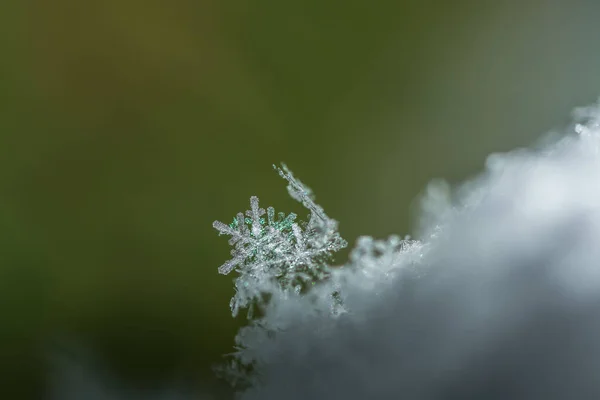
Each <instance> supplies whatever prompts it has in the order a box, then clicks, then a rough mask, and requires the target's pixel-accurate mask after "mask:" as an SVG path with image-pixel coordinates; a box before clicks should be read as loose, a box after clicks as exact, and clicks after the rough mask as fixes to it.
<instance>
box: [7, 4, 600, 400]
mask: <svg viewBox="0 0 600 400" xmlns="http://www.w3.org/2000/svg"><path fill="white" fill-rule="evenodd" d="M599 13H600V5H599V4H598V3H597V2H594V1H584V0H576V1H572V0H571V1H566V0H564V1H558V0H553V1H528V2H522V1H505V2H491V1H490V2H487V1H476V0H472V1H457V2H450V1H442V0H437V1H433V0H429V1H387V0H384V1H380V2H367V1H352V0H350V1H348V0H347V1H330V2H323V1H314V0H311V1H304V2H284V1H275V0H269V1H267V0H258V1H253V2H249V1H222V2H219V1H191V0H170V1H158V0H151V1H141V0H104V1H86V2H80V1H75V0H57V1H54V2H44V1H35V0H34V1H29V2H18V1H8V2H3V3H2V5H0V30H1V35H0V43H1V45H0V46H1V50H2V57H1V59H0V90H1V92H0V93H2V97H1V98H0V101H1V103H0V127H1V132H2V133H1V135H0V152H1V153H0V154H1V157H0V227H1V229H0V258H1V265H0V305H1V307H2V313H1V314H0V334H1V335H2V336H3V340H2V341H1V344H0V364H1V365H0V368H1V369H3V370H4V372H5V373H2V374H0V375H1V376H3V377H5V378H7V377H8V378H9V379H8V383H7V384H6V385H8V386H6V385H3V388H4V389H5V390H8V388H11V390H12V386H10V384H9V383H10V382H12V383H15V382H17V381H19V382H20V381H21V380H20V379H21V378H22V379H28V380H30V382H37V383H35V384H28V385H19V386H18V387H17V385H13V386H15V388H17V389H19V390H22V391H23V390H25V391H31V393H34V391H35V390H39V387H40V386H39V385H41V383H40V382H41V378H40V377H41V376H42V372H41V367H40V358H41V357H42V356H43V352H42V351H41V350H40V349H41V348H42V347H43V346H44V344H45V343H46V342H45V341H46V340H47V339H48V338H49V337H52V335H55V334H56V333H65V334H70V335H74V336H75V337H79V338H82V340H84V341H86V342H87V343H89V344H90V345H91V346H94V348H96V349H98V351H100V352H101V353H102V354H103V355H104V356H105V357H107V358H108V359H110V360H111V362H112V365H113V366H114V369H115V371H118V373H119V374H121V375H122V376H124V377H127V379H132V380H142V381H143V380H154V379H159V378H163V377H165V376H168V375H169V373H170V371H172V370H174V369H179V370H181V369H183V370H185V371H188V372H190V371H191V372H190V373H192V374H195V375H197V376H198V379H199V381H201V382H204V383H203V384H206V385H208V386H211V385H216V383H214V379H213V377H212V372H211V370H210V366H211V365H212V364H214V363H215V362H219V360H221V358H222V357H221V355H222V354H224V353H227V352H230V351H231V349H232V345H233V337H234V335H235V332H236V329H237V326H238V325H239V324H240V323H242V322H243V321H236V320H233V319H232V318H231V316H230V313H229V309H228V303H229V298H230V297H231V295H232V291H233V287H232V285H231V280H232V277H224V276H220V275H218V273H217V267H218V266H219V265H220V264H221V263H222V262H223V261H225V260H226V259H227V258H228V255H229V253H228V247H227V242H226V239H225V238H223V237H220V238H219V237H217V235H216V233H215V231H214V230H213V229H212V227H211V223H212V221H213V220H215V219H220V220H224V221H229V220H230V219H231V217H232V216H233V215H235V213H236V212H238V211H242V210H245V209H246V208H247V205H248V198H249V197H250V196H251V195H258V196H259V197H260V198H261V201H262V203H263V205H273V206H275V207H276V209H280V210H282V211H296V212H299V211H302V210H301V209H300V208H298V205H297V204H295V203H294V202H293V201H292V200H291V199H288V198H287V193H286V190H285V184H284V182H283V181H281V180H280V178H278V177H277V175H276V174H275V173H274V172H273V171H272V169H271V164H272V163H278V162H280V161H284V162H286V163H287V164H288V166H289V167H290V168H291V169H292V170H293V171H294V172H295V174H296V175H297V176H298V177H300V179H302V180H303V181H304V182H305V183H307V184H308V185H309V186H311V187H312V188H313V189H314V191H315V193H316V195H317V200H318V201H319V202H320V204H322V205H323V206H324V208H325V210H326V211H327V212H328V214H329V215H331V216H332V217H334V218H336V219H338V220H339V221H340V228H341V231H342V234H343V235H344V236H345V237H346V238H347V239H349V241H350V242H351V243H353V242H354V240H355V238H356V237H357V236H358V235H361V234H370V235H374V236H379V237H380V236H385V235H388V234H391V233H398V234H407V233H410V232H411V223H412V221H413V217H414V199H415V198H416V196H417V195H418V194H419V193H420V191H421V190H422V189H423V188H424V187H425V185H426V183H427V182H428V181H429V180H431V179H432V178H436V177H443V178H447V179H449V180H450V181H451V182H459V181H461V180H463V179H465V178H467V177H469V176H471V175H472V174H474V173H476V172H477V171H478V170H480V169H481V168H482V166H483V163H484V161H485V157H486V156H487V155H488V154H489V153H491V152H494V151H506V150H509V149H512V148H514V147H518V146H524V145H527V144H529V143H531V142H532V141H533V140H535V139H536V138H537V137H538V136H540V135H541V134H542V133H544V132H545V131H547V130H549V129H550V128H552V127H554V126H557V125H560V124H563V123H565V122H567V121H568V118H567V117H568V115H569V112H570V110H571V109H572V108H573V107H574V106H577V105H585V104H587V103H590V102H592V101H594V100H595V99H596V96H597V95H598V94H600V73H599V71H600V54H599V53H598V52H597V51H595V48H596V45H597V43H596V41H597V38H598V37H600V36H599V35H600V25H599V24H597V16H598V15H600V14H599ZM338 261H340V262H343V261H344V260H343V257H342V259H340V260H338ZM17 377H18V379H17ZM31 393H29V392H28V393H25V392H22V393H21V394H20V395H19V396H26V395H31V396H33V397H35V395H33V394H31ZM12 398H18V396H17V397H12Z"/></svg>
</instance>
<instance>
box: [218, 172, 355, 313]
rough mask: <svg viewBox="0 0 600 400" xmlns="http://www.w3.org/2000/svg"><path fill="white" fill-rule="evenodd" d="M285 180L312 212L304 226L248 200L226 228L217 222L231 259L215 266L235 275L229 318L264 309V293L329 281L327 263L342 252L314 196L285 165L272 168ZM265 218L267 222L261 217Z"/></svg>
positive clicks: (338, 238) (343, 243)
mask: <svg viewBox="0 0 600 400" xmlns="http://www.w3.org/2000/svg"><path fill="white" fill-rule="evenodd" d="M273 167H274V168H275V169H276V170H277V171H278V172H279V175H280V176H281V177H282V178H284V179H285V180H287V181H288V187H287V188H288V192H289V194H290V196H291V197H292V198H294V199H295V200H297V201H298V202H300V203H302V205H303V206H304V207H306V208H307V209H308V210H309V211H310V216H309V220H308V222H304V221H298V222H297V221H296V218H297V216H296V214H294V213H290V214H288V215H285V213H281V212H280V213H278V214H277V216H276V215H275V209H274V208H273V207H268V208H267V210H266V212H265V210H264V209H263V208H260V206H259V203H258V197H256V196H252V197H251V198H250V210H248V211H246V213H245V214H243V213H238V214H237V216H236V217H235V218H234V219H233V222H232V223H230V224H229V225H227V224H225V223H223V222H219V221H215V222H214V223H213V227H214V228H215V229H217V230H218V231H219V234H225V235H229V236H231V238H230V239H229V244H230V245H231V246H233V249H232V251H231V254H232V256H233V257H232V258H231V259H230V260H229V261H227V262H225V263H224V264H223V265H221V267H219V272H220V273H221V274H225V275H226V274H229V273H230V272H231V271H233V270H236V271H237V272H238V273H239V274H240V275H239V277H238V278H237V279H236V280H235V288H236V294H235V295H234V297H233V298H232V299H231V302H230V306H231V311H232V313H233V315H234V316H235V315H237V313H238V311H239V309H240V308H246V307H247V308H248V309H249V310H248V312H249V317H251V316H252V305H253V303H254V302H255V301H256V302H258V304H259V305H262V303H263V301H264V299H263V298H264V295H265V294H272V293H273V292H274V291H278V290H280V291H283V292H284V293H285V292H289V291H293V292H296V293H299V292H300V291H302V290H303V288H305V287H306V286H307V285H310V284H314V283H315V282H317V281H320V280H322V279H324V278H326V277H327V276H328V266H327V261H328V260H329V259H330V258H331V255H332V254H333V253H334V252H336V251H338V250H340V249H342V248H344V247H346V245H347V243H346V241H345V240H344V239H342V238H341V236H340V235H339V233H338V232H337V221H335V220H333V219H331V218H329V217H328V216H327V214H325V212H324V211H323V208H321V207H320V206H319V205H317V204H316V203H315V202H314V196H313V194H312V191H311V190H310V189H309V188H308V187H306V186H305V185H304V184H302V182H300V181H299V180H298V179H296V178H295V177H294V176H293V175H292V173H291V172H290V171H289V170H288V169H287V167H286V166H285V165H282V168H278V167H276V166H273ZM265 214H266V218H265Z"/></svg>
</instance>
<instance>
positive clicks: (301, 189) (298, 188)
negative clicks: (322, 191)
mask: <svg viewBox="0 0 600 400" xmlns="http://www.w3.org/2000/svg"><path fill="white" fill-rule="evenodd" d="M273 168H274V169H275V170H276V171H277V172H278V173H279V176H281V177H282V178H283V179H285V180H286V181H288V187H287V189H288V192H289V194H290V196H291V197H292V198H293V199H294V200H296V201H298V202H300V203H302V205H303V206H304V207H306V208H307V209H309V210H310V212H311V214H312V215H314V216H317V217H319V218H320V219H321V220H322V221H323V222H327V221H329V220H330V219H329V217H328V216H327V215H326V214H325V212H324V211H323V208H322V207H321V206H319V205H317V204H316V203H315V202H314V195H313V192H312V190H311V189H310V188H309V187H308V186H306V185H305V184H303V183H302V182H300V180H299V179H297V178H295V177H294V175H292V172H291V171H290V170H289V169H288V167H287V166H286V165H285V164H281V168H279V167H277V166H276V165H274V164H273Z"/></svg>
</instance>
